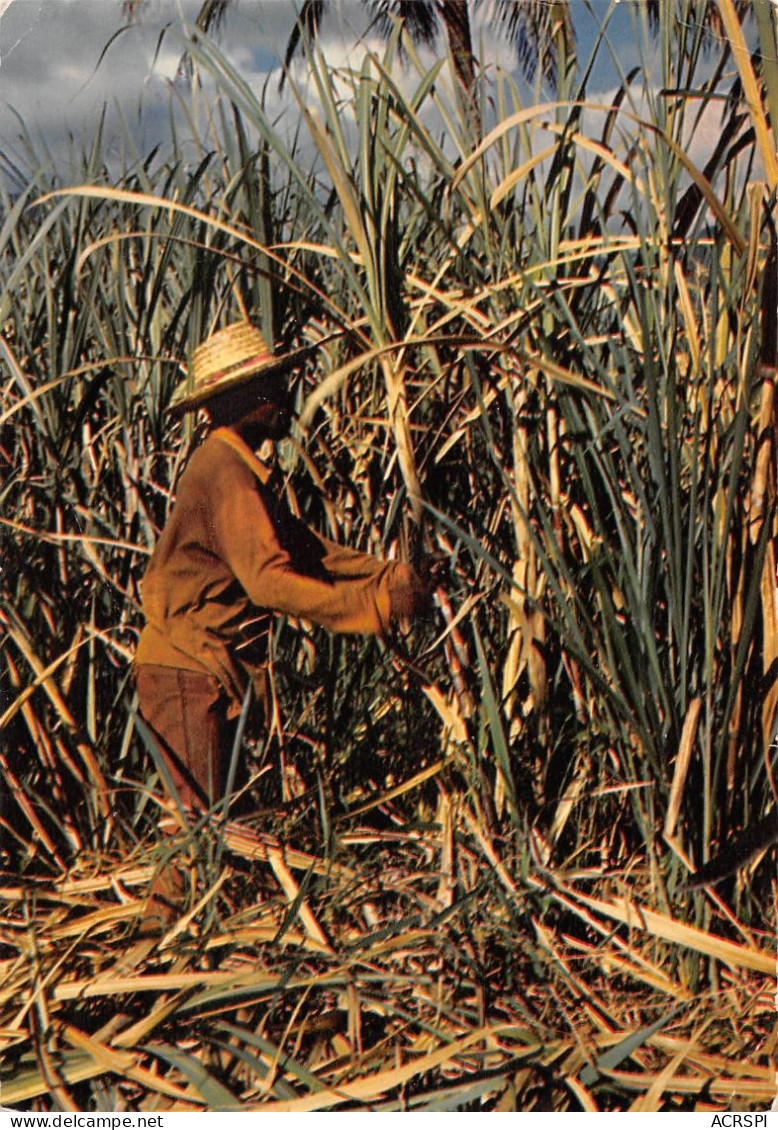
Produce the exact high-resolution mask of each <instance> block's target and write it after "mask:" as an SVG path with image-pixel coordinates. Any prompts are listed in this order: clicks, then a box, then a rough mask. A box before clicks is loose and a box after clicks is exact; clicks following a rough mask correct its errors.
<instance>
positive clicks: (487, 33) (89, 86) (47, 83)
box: [0, 0, 638, 180]
mask: <svg viewBox="0 0 778 1130" xmlns="http://www.w3.org/2000/svg"><path fill="white" fill-rule="evenodd" d="M201 3H202V0H141V4H140V10H139V15H138V17H137V18H136V20H135V21H134V22H133V23H132V24H131V25H129V26H128V25H127V21H126V20H125V19H124V18H123V5H122V0H0V170H2V168H3V165H5V168H6V172H7V169H8V163H9V162H10V163H11V164H12V165H15V166H17V167H21V168H22V169H23V170H24V169H26V168H29V167H30V166H31V165H35V164H38V163H39V161H36V160H33V159H31V158H29V157H26V156H25V143H24V141H23V140H22V137H23V134H24V133H25V131H26V132H28V133H29V134H30V135H31V137H32V138H33V141H34V145H35V151H36V155H40V154H42V152H43V150H44V148H46V149H48V150H49V151H50V153H51V154H52V157H53V160H54V162H55V163H56V165H57V168H58V172H59V174H60V176H61V178H62V179H64V180H67V179H69V178H68V171H67V170H68V162H67V153H68V149H69V146H70V139H75V141H76V143H77V147H80V143H81V140H82V139H88V138H89V137H90V136H93V135H94V131H95V124H96V122H97V120H98V118H99V115H100V113H101V111H102V109H103V107H107V119H106V132H107V135H108V137H109V139H112V145H113V151H114V152H115V153H118V152H119V151H120V149H121V148H122V146H123V141H122V138H123V137H124V136H125V134H127V133H129V135H130V136H131V138H132V143H133V144H134V145H135V147H136V148H137V151H138V152H139V153H140V154H143V153H146V152H148V150H149V149H150V148H151V147H152V146H153V145H154V144H155V143H156V142H158V141H160V140H164V139H165V138H166V136H167V134H168V131H169V120H170V119H169V103H170V97H171V92H175V91H176V89H178V90H179V91H182V83H183V82H185V80H183V79H182V78H181V76H180V74H179V63H180V60H181V56H182V52H183V49H184V43H185V38H184V30H183V29H184V24H185V22H186V21H189V23H190V24H191V23H193V21H194V18H195V17H196V15H197V13H198V12H199V10H200V7H201ZM298 7H299V4H297V3H295V2H294V0H233V4H232V7H231V9H230V12H229V15H228V17H227V19H226V20H225V22H224V24H223V26H222V28H221V29H220V31H219V33H218V35H217V42H218V44H219V47H220V49H221V50H222V51H223V52H224V54H225V55H226V56H227V57H228V59H229V60H230V62H231V63H232V64H233V65H234V66H236V67H237V68H238V70H239V71H240V72H241V74H242V75H243V76H244V77H245V78H246V80H247V81H248V82H249V83H250V84H251V85H252V87H254V89H255V90H256V91H260V90H261V89H262V88H263V87H265V89H266V97H267V101H268V107H269V110H270V113H271V116H272V117H273V118H276V117H277V118H278V119H279V120H280V121H281V122H282V123H285V124H286V126H287V128H288V129H289V130H290V131H291V130H292V129H294V126H295V124H296V123H297V121H298V119H299V111H298V110H297V107H296V104H295V102H294V99H293V97H292V95H291V92H290V91H289V89H288V87H287V90H286V93H285V94H283V95H282V94H280V93H279V90H278V81H277V80H278V77H279V76H280V61H281V57H282V56H283V53H284V49H285V46H286V43H287V40H288V38H289V34H290V32H291V30H292V27H293V25H294V21H295V18H296V12H297V9H298ZM572 7H573V13H574V21H575V28H576V36H577V47H578V53H579V58H580V59H581V60H586V59H587V57H588V55H589V53H590V51H591V50H592V47H593V44H594V42H595V38H596V35H597V32H598V30H599V27H600V26H601V25H602V24H603V22H605V21H606V14H607V13H609V12H610V17H609V20H608V22H607V27H608V37H609V44H610V48H609V49H608V48H606V49H604V50H601V51H600V52H599V53H598V55H597V58H598V65H597V66H596V67H595V69H594V71H593V73H592V77H591V81H590V83H589V86H588V95H589V97H590V98H592V99H598V98H601V99H602V100H603V102H606V103H607V102H609V101H610V97H611V95H612V94H613V92H614V91H615V89H616V87H617V85H618V77H617V74H618V72H617V68H621V70H622V73H624V72H625V71H626V70H628V69H629V67H630V66H632V64H633V63H635V62H637V58H638V53H637V52H638V49H637V43H636V35H635V32H634V24H633V19H634V12H635V8H634V5H633V4H632V3H631V2H630V0H572ZM331 9H332V12H331V17H330V18H329V19H328V20H327V21H326V23H325V24H324V27H323V35H322V44H323V48H324V52H325V56H326V58H327V60H328V62H329V63H330V64H332V65H335V66H337V65H343V64H345V63H346V62H347V61H351V62H352V63H353V62H358V53H359V50H360V46H359V45H360V43H361V44H363V45H364V44H365V43H367V44H368V45H369V46H370V47H372V48H374V49H375V50H377V51H378V53H379V54H381V53H382V46H381V43H380V41H379V40H378V38H377V37H376V35H375V34H374V33H373V34H371V33H370V32H369V31H368V32H367V33H366V32H365V25H364V22H363V21H364V15H363V12H364V4H361V3H360V2H359V0H333V2H332V4H331ZM486 11H487V14H488V8H487V9H486ZM474 46H475V49H476V54H477V55H478V57H479V59H480V62H481V63H482V65H486V66H490V67H494V66H495V65H498V64H499V65H500V66H501V67H503V68H504V69H505V70H508V71H511V72H513V73H514V74H515V75H516V77H517V78H518V76H519V68H518V61H517V59H516V56H515V52H514V51H513V48H512V47H511V46H510V45H509V44H508V43H507V42H505V39H504V37H501V36H499V35H497V34H495V32H494V24H493V23H490V22H489V20H488V19H487V18H481V19H480V20H479V21H478V22H476V23H475V25H474ZM362 49H364V47H362ZM443 50H444V47H443V45H441V47H440V48H439V53H442V52H443ZM435 55H436V52H435V51H430V52H427V58H426V60H425V61H426V62H428V63H429V64H431V63H432V62H434V59H435ZM305 69H306V64H305V61H304V60H303V59H300V61H299V62H298V64H297V67H296V70H295V72H294V77H295V79H296V80H297V81H298V83H299V84H301V85H302V86H303V87H304V86H305V83H306V74H305ZM177 76H178V77H177ZM406 80H407V81H408V82H411V81H415V80H413V79H412V76H406ZM183 93H184V99H183V102H184V103H186V101H187V95H186V91H185V90H184V91H183ZM547 97H550V92H548V94H547ZM110 151H111V149H110V148H109V153H110ZM120 163H121V162H120ZM76 175H77V174H76V173H75V172H74V173H73V176H76Z"/></svg>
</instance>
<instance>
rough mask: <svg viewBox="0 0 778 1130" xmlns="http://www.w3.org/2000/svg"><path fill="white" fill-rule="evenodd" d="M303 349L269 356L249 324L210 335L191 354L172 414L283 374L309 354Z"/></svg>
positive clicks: (175, 396) (173, 399) (263, 341)
mask: <svg viewBox="0 0 778 1130" xmlns="http://www.w3.org/2000/svg"><path fill="white" fill-rule="evenodd" d="M312 348H313V347H312V346H310V345H307V346H303V348H302V349H296V350H294V351H293V352H292V353H286V354H284V355H283V356H279V355H278V354H275V353H271V351H270V349H269V348H268V345H267V342H266V341H265V339H264V337H263V336H262V334H261V333H260V332H259V330H258V329H257V328H256V326H252V324H251V322H233V323H232V325H229V326H225V328H224V329H223V330H218V331H217V332H216V333H215V334H211V336H210V337H209V338H206V340H205V341H204V342H203V343H202V345H199V346H198V347H197V349H195V351H194V353H193V354H192V361H191V364H190V366H189V376H188V377H187V379H186V380H185V381H182V382H181V384H180V385H179V386H178V388H177V389H176V390H175V392H174V393H173V396H172V398H171V401H170V411H171V412H177V413H179V412H189V411H191V410H192V409H193V408H198V407H199V406H200V405H201V404H205V402H206V401H207V400H211V399H212V397H214V396H218V395H219V394H220V393H222V392H227V391H228V390H229V389H233V388H237V387H238V386H239V385H242V384H247V383H248V382H249V381H258V380H261V379H262V378H267V377H270V376H276V375H278V374H279V373H285V372H287V371H288V370H289V369H293V368H294V367H295V365H299V364H300V363H301V362H302V361H303V360H304V359H305V357H306V356H307V355H308V354H309V353H310V352H311V350H312Z"/></svg>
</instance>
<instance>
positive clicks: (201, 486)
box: [179, 433, 252, 494]
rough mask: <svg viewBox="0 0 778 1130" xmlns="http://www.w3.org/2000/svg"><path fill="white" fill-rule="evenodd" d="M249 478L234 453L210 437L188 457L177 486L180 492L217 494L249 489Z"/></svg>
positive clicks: (239, 459)
mask: <svg viewBox="0 0 778 1130" xmlns="http://www.w3.org/2000/svg"><path fill="white" fill-rule="evenodd" d="M251 481H252V475H251V472H250V470H249V468H248V467H246V465H245V464H244V462H243V460H242V459H241V458H240V456H239V455H238V453H237V452H235V451H233V450H232V448H231V447H230V446H229V445H228V444H226V443H223V442H222V441H221V440H220V439H219V437H218V436H216V435H214V434H213V433H211V434H210V435H208V436H207V437H206V439H205V440H204V441H203V443H201V444H200V446H199V447H197V448H196V449H195V451H194V452H193V453H192V455H191V456H190V457H189V461H188V463H187V465H186V468H185V470H184V473H183V475H182V476H181V483H180V486H179V494H180V492H181V490H182V489H183V490H187V489H197V490H198V491H203V490H214V491H221V490H223V489H224V488H225V486H226V487H227V489H239V488H240V487H241V486H250V485H251Z"/></svg>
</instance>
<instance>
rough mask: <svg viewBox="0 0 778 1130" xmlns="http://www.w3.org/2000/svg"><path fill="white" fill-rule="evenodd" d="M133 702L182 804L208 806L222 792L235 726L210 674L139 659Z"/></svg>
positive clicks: (190, 806) (222, 695) (222, 793)
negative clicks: (135, 694)
mask: <svg viewBox="0 0 778 1130" xmlns="http://www.w3.org/2000/svg"><path fill="white" fill-rule="evenodd" d="M136 683H137V688H138V703H139V706H140V713H141V716H142V718H143V720H144V722H145V723H146V724H147V725H148V727H149V728H150V729H151V731H152V734H153V736H154V737H155V738H156V740H157V743H158V745H159V750H160V753H161V754H162V756H163V758H164V761H165V765H166V766H167V769H168V771H169V773H170V776H171V778H172V780H173V784H174V785H175V787H176V791H177V792H178V795H179V797H180V798H181V801H182V803H183V804H184V805H186V806H187V807H189V808H192V809H194V810H202V809H204V808H210V807H211V805H213V804H215V803H216V801H218V800H220V799H221V798H222V796H223V795H224V785H225V781H224V776H225V774H226V769H227V766H228V765H229V755H230V752H231V750H232V741H233V738H234V732H235V723H234V722H231V721H228V720H227V699H226V696H225V694H224V692H223V691H222V689H221V687H220V686H219V683H218V682H217V680H216V679H215V678H213V676H212V675H206V674H199V673H198V672H196V671H184V670H180V669H178V668H175V667H159V666H155V665H153V664H150V663H142V664H140V665H139V666H138V668H137V673H136Z"/></svg>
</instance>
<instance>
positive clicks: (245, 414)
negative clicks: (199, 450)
mask: <svg viewBox="0 0 778 1130" xmlns="http://www.w3.org/2000/svg"><path fill="white" fill-rule="evenodd" d="M207 410H208V412H209V415H210V417H211V423H212V424H213V426H214V427H223V426H227V427H231V428H234V429H235V430H236V431H237V432H239V433H240V435H241V436H242V437H243V439H244V440H245V441H246V443H248V444H249V446H250V447H253V448H255V449H256V448H258V447H260V445H261V444H262V443H263V442H264V441H265V440H266V439H270V440H278V439H283V438H284V436H286V435H288V434H289V429H290V428H291V425H292V398H291V395H290V392H289V383H288V380H287V378H286V375H285V374H283V373H281V374H275V375H274V376H270V377H265V378H263V379H261V380H258V381H257V382H256V383H253V382H252V383H251V384H250V385H247V386H243V387H238V388H236V389H232V390H231V391H229V392H225V393H222V394H221V395H220V396H218V397H215V398H214V400H213V401H212V402H211V403H210V404H209V405H208V406H207Z"/></svg>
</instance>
